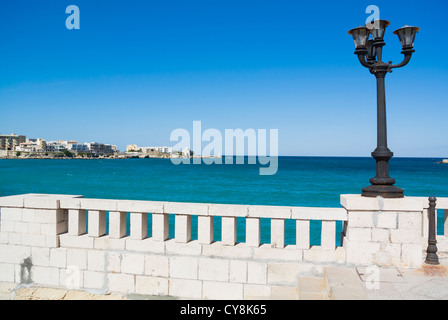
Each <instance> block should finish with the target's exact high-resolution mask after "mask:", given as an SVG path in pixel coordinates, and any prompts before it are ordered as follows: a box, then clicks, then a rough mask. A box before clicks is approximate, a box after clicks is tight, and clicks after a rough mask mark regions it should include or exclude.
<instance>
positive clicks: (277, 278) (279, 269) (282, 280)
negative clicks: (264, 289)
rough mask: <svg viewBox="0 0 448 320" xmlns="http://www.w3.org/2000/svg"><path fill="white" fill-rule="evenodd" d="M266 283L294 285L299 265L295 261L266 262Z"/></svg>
mask: <svg viewBox="0 0 448 320" xmlns="http://www.w3.org/2000/svg"><path fill="white" fill-rule="evenodd" d="M267 268H268V269H267V283H268V284H279V285H288V284H289V285H291V284H293V285H296V284H297V281H298V277H299V275H300V266H299V265H298V264H297V263H276V262H269V263H268V264H267Z"/></svg>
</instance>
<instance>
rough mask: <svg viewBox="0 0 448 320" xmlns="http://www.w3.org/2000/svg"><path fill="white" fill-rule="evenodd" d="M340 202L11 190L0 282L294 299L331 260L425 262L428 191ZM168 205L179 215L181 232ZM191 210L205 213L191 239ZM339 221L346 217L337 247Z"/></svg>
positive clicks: (0, 231)
mask: <svg viewBox="0 0 448 320" xmlns="http://www.w3.org/2000/svg"><path fill="white" fill-rule="evenodd" d="M341 203H342V205H343V206H344V208H345V209H343V208H341V209H332V208H296V207H266V206H237V205H218V204H190V203H164V202H150V201H121V200H99V199H83V198H82V197H81V196H61V195H35V194H30V195H22V196H13V197H4V198H0V207H1V224H0V282H12V283H17V284H20V283H34V284H37V285H41V286H49V287H61V288H69V289H81V290H86V291H90V292H94V293H109V292H119V293H122V294H123V293H124V294H142V295H159V296H173V297H180V298H192V299H263V298H266V299H274V298H276V297H280V296H282V297H283V298H285V297H287V298H290V299H295V298H297V285H298V280H299V278H300V277H303V276H309V275H319V274H321V273H322V270H323V266H324V265H330V264H349V265H380V266H400V267H411V268H418V267H420V266H421V262H422V237H424V235H423V231H422V230H423V228H424V221H425V219H424V214H423V212H424V209H423V207H424V205H423V204H422V203H423V201H422V199H418V198H406V199H401V200H387V199H380V198H378V199H375V198H374V199H371V198H361V197H360V196H342V197H341ZM106 212H108V213H109V233H108V234H106V226H105V224H106V220H105V216H106ZM148 213H152V226H153V229H152V237H148V234H147V225H146V221H147V220H146V217H147V214H148ZM168 213H170V214H175V238H174V239H168ZM127 214H129V215H130V221H131V226H130V235H128V236H127V235H126V223H125V220H126V216H127ZM191 215H197V216H198V229H199V230H198V240H194V241H192V240H191ZM87 216H88V222H87V223H86V217H87ZM215 216H221V217H222V241H219V242H213V241H212V240H213V219H214V217H215ZM237 217H241V218H245V219H246V242H245V243H236V229H235V228H236V218H237ZM260 218H270V219H271V243H270V244H263V245H260ZM285 219H294V220H296V226H297V228H296V233H297V245H285V243H284V232H285V229H284V227H285ZM311 220H322V235H321V246H319V247H316V246H314V247H310V242H309V236H310V221H311ZM336 221H344V234H343V236H344V237H343V247H338V248H336V246H335V238H336V237H337V236H338V235H336V228H335V227H336Z"/></svg>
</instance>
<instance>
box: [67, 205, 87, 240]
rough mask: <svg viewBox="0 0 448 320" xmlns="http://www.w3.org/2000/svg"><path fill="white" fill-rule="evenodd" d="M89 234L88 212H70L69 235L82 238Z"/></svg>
mask: <svg viewBox="0 0 448 320" xmlns="http://www.w3.org/2000/svg"><path fill="white" fill-rule="evenodd" d="M86 232H87V211H86V210H80V209H79V210H73V209H71V210H68V233H69V234H70V235H73V236H80V235H82V234H85V233H86Z"/></svg>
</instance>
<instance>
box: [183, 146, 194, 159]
mask: <svg viewBox="0 0 448 320" xmlns="http://www.w3.org/2000/svg"><path fill="white" fill-rule="evenodd" d="M182 156H183V157H185V158H190V157H191V156H192V152H191V150H190V149H189V148H184V149H183V150H182Z"/></svg>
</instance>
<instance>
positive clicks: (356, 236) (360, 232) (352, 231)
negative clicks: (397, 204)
mask: <svg viewBox="0 0 448 320" xmlns="http://www.w3.org/2000/svg"><path fill="white" fill-rule="evenodd" d="M376 230H385V231H386V232H387V229H376ZM346 237H347V239H348V240H349V241H371V240H372V228H353V227H348V228H347V231H346Z"/></svg>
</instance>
